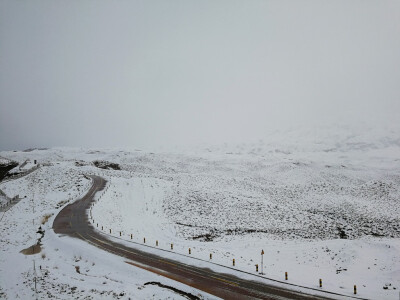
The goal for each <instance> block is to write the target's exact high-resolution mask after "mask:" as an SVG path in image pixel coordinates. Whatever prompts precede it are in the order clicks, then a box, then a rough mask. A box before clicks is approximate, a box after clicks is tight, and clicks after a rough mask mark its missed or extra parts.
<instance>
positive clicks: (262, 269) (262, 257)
mask: <svg viewBox="0 0 400 300" xmlns="http://www.w3.org/2000/svg"><path fill="white" fill-rule="evenodd" d="M257 270H258V266H257ZM263 271H264V249H262V250H261V275H264V272H263Z"/></svg>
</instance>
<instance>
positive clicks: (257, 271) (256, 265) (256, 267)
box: [256, 264, 258, 273]
mask: <svg viewBox="0 0 400 300" xmlns="http://www.w3.org/2000/svg"><path fill="white" fill-rule="evenodd" d="M256 272H257V273H258V264H256Z"/></svg>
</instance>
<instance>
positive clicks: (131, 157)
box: [0, 130, 400, 299]
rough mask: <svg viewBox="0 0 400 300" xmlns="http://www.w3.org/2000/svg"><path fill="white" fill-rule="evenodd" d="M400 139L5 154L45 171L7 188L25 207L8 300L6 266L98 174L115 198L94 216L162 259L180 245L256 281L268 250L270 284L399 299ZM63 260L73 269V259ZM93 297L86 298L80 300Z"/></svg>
mask: <svg viewBox="0 0 400 300" xmlns="http://www.w3.org/2000/svg"><path fill="white" fill-rule="evenodd" d="M397 133H398V131H393V130H392V131H390V130H388V131H374V130H371V131H368V132H364V133H363V134H356V133H347V131H346V130H343V131H340V130H339V131H336V132H335V133H334V134H325V135H317V134H314V133H313V132H300V131H299V130H297V131H291V132H286V133H284V134H282V133H280V134H278V133H275V134H271V135H269V137H268V139H266V140H265V141H259V142H256V143H253V144H239V145H222V146H219V147H216V146H215V147H204V148H203V149H196V150H193V149H192V150H187V151H185V152H184V153H181V152H177V151H175V152H157V153H150V152H143V151H140V150H120V149H118V150H115V149H68V148H53V149H44V150H32V151H29V152H1V153H0V156H2V157H6V158H8V159H11V160H15V161H18V162H21V161H25V160H30V161H33V160H35V159H36V160H37V161H38V163H40V164H41V167H40V168H39V169H38V170H36V171H34V172H33V173H31V174H29V175H27V176H26V177H22V178H20V179H16V180H11V181H8V182H4V183H1V184H0V189H1V190H3V191H4V192H5V193H6V194H7V196H8V197H13V196H15V195H19V196H20V197H21V198H23V200H21V201H20V202H19V203H18V204H16V205H15V206H14V207H12V208H11V209H10V210H8V211H7V212H5V213H4V214H3V217H2V223H1V230H2V232H3V233H2V237H1V239H2V243H1V245H2V246H1V247H2V250H3V252H2V253H5V255H2V257H1V259H0V264H1V266H2V267H1V272H0V276H1V278H2V280H1V282H6V284H5V285H4V286H2V287H1V290H0V292H3V293H5V294H6V295H8V297H11V298H12V296H11V295H13V296H15V295H17V294H18V293H22V292H19V289H17V288H14V287H12V286H11V282H10V280H5V281H3V279H4V278H6V273H5V270H6V269H8V268H10V262H9V260H8V259H9V258H10V259H11V260H12V261H13V263H15V264H17V265H18V260H19V259H25V260H26V259H27V258H26V257H24V256H23V255H22V254H19V253H17V252H18V251H20V250H22V249H23V248H26V247H27V246H29V245H31V244H34V242H35V239H36V234H35V230H34V228H36V227H37V225H38V224H39V223H40V221H41V220H42V218H43V216H45V215H52V217H50V222H47V223H45V225H44V226H45V228H46V230H47V231H51V229H50V225H51V221H52V218H54V214H56V213H57V211H58V210H59V209H60V207H61V206H62V205H64V204H65V203H67V201H72V200H73V199H76V198H77V197H79V195H81V194H82V193H84V191H85V190H86V189H87V187H88V185H89V182H88V180H87V179H85V177H84V176H83V175H84V174H98V175H100V176H103V177H104V178H106V180H107V181H108V189H107V191H106V193H105V194H104V195H103V196H102V197H101V198H100V197H98V198H99V199H98V202H97V203H96V204H95V206H94V207H93V209H92V216H93V219H94V220H95V222H96V223H98V224H99V225H100V227H101V226H103V227H104V231H106V229H108V228H113V234H115V236H116V237H119V235H120V233H119V232H121V238H122V239H126V240H127V241H130V235H131V234H132V235H133V240H134V241H136V242H142V241H143V238H144V237H145V238H146V243H147V244H151V245H155V241H158V242H159V247H160V248H164V249H169V248H170V244H171V243H173V244H174V251H175V252H177V253H182V254H187V251H188V248H189V247H190V248H191V249H192V254H191V255H192V256H193V257H197V258H201V259H204V260H209V254H210V253H212V254H213V259H212V261H213V262H216V263H219V264H223V265H231V264H232V259H233V258H235V260H236V266H235V267H236V268H237V269H239V270H243V271H246V272H253V273H255V266H254V265H255V264H260V251H261V249H263V250H264V251H265V256H264V267H265V269H264V272H265V273H266V275H265V276H267V277H270V278H273V279H277V280H281V279H283V274H284V272H289V274H290V282H291V283H295V284H300V285H304V286H309V287H317V286H318V280H319V278H322V279H323V280H324V287H323V289H326V290H330V291H335V292H338V293H341V294H345V295H351V294H352V293H353V284H357V286H358V287H359V288H358V292H359V295H360V296H362V297H367V298H372V299H397V298H398V289H400V255H399V253H400V217H399V216H400V140H399V138H398V135H397ZM25 196H26V198H24V197H25ZM34 209H36V210H35V212H33V210H34ZM32 223H34V225H32V226H30V224H32ZM100 227H98V228H99V230H100ZM16 232H21V235H18V237H17V235H16ZM47 236H51V239H50V238H49V239H50V240H49V242H46V238H45V239H44V242H43V249H44V250H43V252H45V253H46V256H47V257H48V259H44V261H46V262H43V264H46V266H47V268H50V269H52V272H53V273H54V272H55V273H56V274H57V275H55V276H56V277H57V279H55V280H58V281H60V282H64V283H65V284H70V282H69V281H68V278H69V277H77V278H83V277H82V276H83V275H82V274H77V273H76V272H75V273H74V272H72V274H71V273H68V272H67V273H65V274H64V275H60V274H59V273H60V272H61V271H59V270H57V269H56V268H55V266H56V265H57V264H56V263H55V262H53V261H52V260H53V259H54V260H57V254H56V252H55V250H54V248H56V246H53V243H56V240H57V237H55V236H54V235H47V233H46V237H47ZM76 243H78V244H81V242H76ZM89 248H90V247H89ZM57 251H58V250H57ZM93 251H95V250H93ZM72 252H74V251H72ZM72 252H71V253H70V254H71V255H72ZM11 253H12V254H11ZM77 253H78V252H77ZM65 261H66V262H65V263H66V264H69V265H70V267H71V268H73V265H74V262H73V261H69V260H68V259H65ZM63 264H64V263H63ZM29 268H31V266H19V267H18V268H16V269H15V274H14V275H15V276H14V277H13V280H16V281H20V282H19V284H20V285H21V286H25V288H28V289H29V288H30V287H31V286H32V284H31V283H29V282H27V281H26V280H25V279H23V278H27V276H28V275H27V274H28V273H29V272H30V271H31V270H30V269H29ZM87 268H88V270H89V269H91V268H90V267H87ZM104 268H105V269H104V272H105V273H104V274H106V273H107V272H111V271H110V269H107V268H111V266H104ZM29 270H30V271H29ZM62 272H64V271H62ZM90 272H91V271H90ZM90 272H89V271H88V273H87V274H89V273H90ZM137 272H139V273H140V272H142V271H137ZM23 274H25V275H23ZM90 274H91V273H90ZM92 275H93V274H92ZM92 275H91V276H92ZM104 276H107V275H104ZM104 276H103V278H104ZM146 276H147V275H146ZM85 278H87V277H85ZM85 280H87V279H85ZM118 280H121V282H123V280H122V279H118ZM94 281H95V280H94V279H93V280H92V281H89V282H91V283H93V284H94ZM107 282H109V281H107ZM169 284H170V283H169ZM44 286H46V285H44ZM137 286H141V285H140V283H137ZM47 288H48V289H49V290H51V288H50V287H49V285H47ZM96 290H99V289H98V287H97V288H96ZM53 292H54V291H53ZM192 292H193V291H192ZM27 293H28V292H25V294H24V295H27ZM125 293H127V294H130V295H131V296H136V297H144V295H145V294H140V293H139V294H137V291H133V290H130V291H125ZM193 293H196V292H193ZM88 294H90V292H89V291H88V290H85V292H83V293H82V294H80V295H88ZM18 295H20V294H18ZM146 295H147V294H146ZM64 298H67V294H66V296H65V297H64ZM156 298H157V297H156Z"/></svg>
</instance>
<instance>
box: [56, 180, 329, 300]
mask: <svg viewBox="0 0 400 300" xmlns="http://www.w3.org/2000/svg"><path fill="white" fill-rule="evenodd" d="M90 177H91V178H92V179H93V185H92V187H91V188H90V190H89V191H88V193H87V194H86V195H85V196H83V197H82V199H80V200H77V201H76V202H74V203H72V204H69V205H67V206H65V207H64V208H63V209H62V210H61V211H60V212H59V214H58V215H57V216H56V218H55V219H54V222H53V230H54V232H55V233H58V234H63V235H69V236H72V237H75V238H80V239H82V240H85V241H87V242H89V243H90V244H92V245H94V246H97V247H99V248H101V249H103V250H105V251H108V252H111V253H114V254H116V255H119V256H121V257H124V258H126V259H127V260H129V261H128V263H130V264H132V265H135V266H137V267H140V268H143V269H146V270H149V271H151V272H154V273H157V274H160V275H163V276H165V277H168V278H170V279H173V280H176V281H179V282H181V283H184V284H186V285H189V286H192V287H194V288H196V289H199V290H202V291H205V292H207V293H209V294H212V295H215V296H217V297H221V298H223V299H329V298H327V297H325V298H324V297H321V296H312V295H306V294H302V293H298V292H294V291H290V290H285V289H281V288H279V287H276V286H271V285H267V284H264V283H261V282H257V281H249V280H243V279H240V278H239V277H236V276H234V275H230V274H223V273H217V272H214V271H212V270H210V269H207V268H199V267H195V266H192V265H188V264H184V263H181V262H179V261H174V260H170V259H167V258H164V257H161V256H157V255H154V254H151V253H147V252H144V251H140V250H137V249H135V248H130V247H127V246H125V245H122V244H120V243H116V242H113V241H110V240H109V239H107V237H106V236H105V235H103V234H101V233H99V232H98V231H96V230H95V229H94V228H93V226H92V225H91V223H90V222H89V220H88V217H87V213H86V210H87V209H89V207H90V205H91V203H92V202H93V201H94V199H93V197H94V195H95V194H96V192H98V191H101V190H103V189H104V187H105V185H106V181H105V179H103V178H101V177H99V176H90Z"/></svg>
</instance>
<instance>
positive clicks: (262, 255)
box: [261, 250, 264, 275]
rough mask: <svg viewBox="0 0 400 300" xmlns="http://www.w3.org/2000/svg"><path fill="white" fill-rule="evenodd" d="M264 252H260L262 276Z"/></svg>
mask: <svg viewBox="0 0 400 300" xmlns="http://www.w3.org/2000/svg"><path fill="white" fill-rule="evenodd" d="M263 263H264V250H261V275H264V272H263V271H264V265H263Z"/></svg>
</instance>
